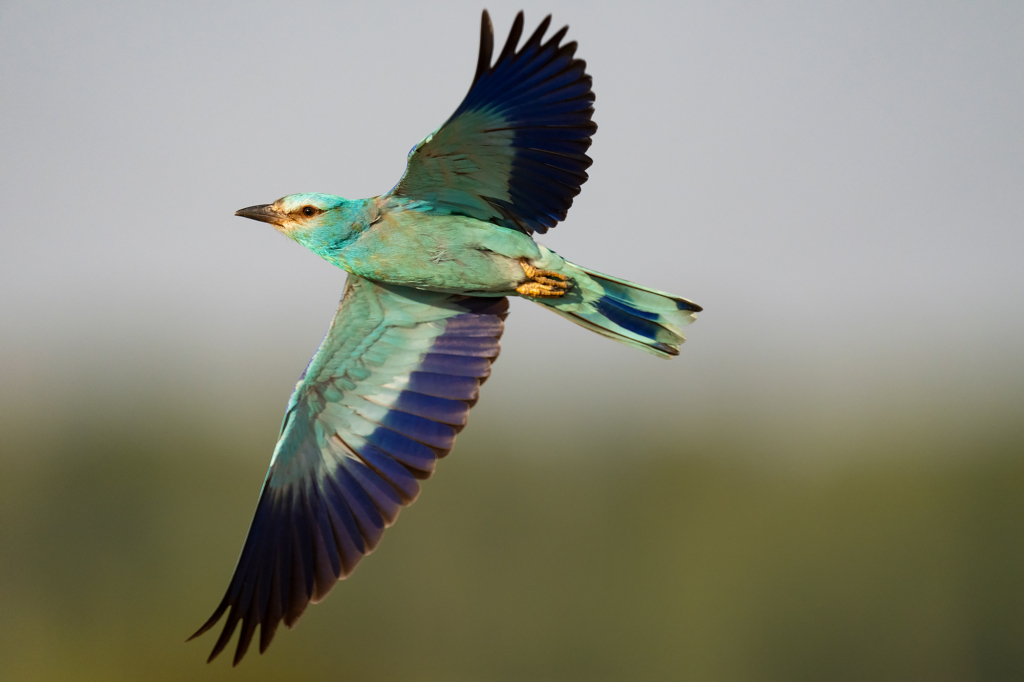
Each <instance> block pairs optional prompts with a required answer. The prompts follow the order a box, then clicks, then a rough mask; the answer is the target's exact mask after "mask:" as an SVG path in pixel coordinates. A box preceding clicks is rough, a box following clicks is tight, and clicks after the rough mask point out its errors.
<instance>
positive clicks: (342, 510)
mask: <svg viewBox="0 0 1024 682" xmlns="http://www.w3.org/2000/svg"><path fill="white" fill-rule="evenodd" d="M507 311H508V301H507V300H506V299H504V298H474V297H466V296H457V295H451V294H442V293H436V292H426V291H419V290H416V289H409V288H406V287H397V286H389V285H384V284H378V283H375V282H371V281H370V280H366V279H363V278H360V277H356V276H354V275H353V276H350V277H349V280H348V283H347V285H346V288H345V294H344V296H343V297H342V300H341V305H340V306H339V307H338V312H337V314H336V315H335V318H334V321H333V322H332V323H331V327H330V329H328V331H327V335H326V336H325V337H324V340H323V341H322V342H321V344H320V348H319V349H318V350H317V352H316V355H314V356H313V359H312V360H311V361H310V363H309V366H308V367H307V368H306V371H305V372H304V373H303V376H302V379H301V380H300V381H299V383H298V385H297V386H296V388H295V392H294V393H293V394H292V397H291V400H289V402H288V411H287V413H286V414H285V417H284V422H283V424H282V426H281V435H280V437H279V439H278V442H277V446H276V448H275V450H274V456H273V458H272V459H271V462H270V470H269V471H268V472H267V478H266V480H265V481H264V484H263V491H262V492H261V493H260V499H259V503H258V504H257V507H256V513H255V516H254V517H253V520H252V524H251V525H250V527H249V533H248V535H247V536H246V539H245V545H244V546H243V548H242V553H241V556H240V557H239V559H238V564H237V566H236V567H235V573H234V575H233V576H232V578H231V583H230V585H229V586H228V590H227V593H226V594H225V595H224V599H223V600H221V603H220V605H219V606H218V607H217V610H216V611H215V612H214V614H213V615H212V616H211V617H210V619H209V620H208V621H207V622H206V623H205V624H204V625H203V626H202V627H201V628H200V629H199V630H198V631H197V632H196V633H195V635H193V637H197V636H198V635H200V634H202V633H204V632H206V631H207V630H209V629H210V628H211V627H213V626H214V625H215V624H216V623H217V622H218V621H219V620H220V619H221V617H223V616H224V614H225V613H227V622H226V623H225V625H224V629H223V631H222V632H221V635H220V638H219V639H218V640H217V643H216V644H215V645H214V648H213V652H212V653H211V654H210V660H213V658H214V657H216V656H217V655H218V654H219V653H220V652H221V651H222V650H223V649H224V647H225V646H227V643H228V641H229V640H230V639H231V636H232V634H233V633H234V631H235V628H236V627H237V625H238V624H239V623H241V624H242V629H241V634H240V636H239V639H238V646H237V648H236V651H235V657H234V662H235V664H237V663H238V662H239V661H240V660H241V659H242V657H243V656H244V655H245V652H246V650H247V649H248V647H249V643H250V642H251V640H252V637H253V635H254V634H255V631H256V626H257V625H259V626H260V652H261V653H262V652H263V651H264V650H266V648H267V646H268V645H269V644H270V641H271V640H272V639H273V637H274V632H275V630H276V629H277V626H278V625H279V624H280V622H281V621H282V620H283V621H284V622H285V625H287V626H289V627H291V626H292V625H294V624H295V622H296V621H297V620H298V619H299V617H300V616H301V615H302V613H303V611H304V610H305V608H306V606H307V605H308V604H309V603H310V602H318V601H320V600H321V599H323V598H324V597H325V596H326V595H327V593H328V592H329V591H330V590H331V588H332V587H333V586H334V584H335V583H336V582H337V581H338V580H340V579H341V578H344V577H346V576H347V575H348V574H349V573H351V572H352V570H353V569H354V568H355V566H356V564H357V563H358V562H359V560H360V559H361V558H362V557H363V555H365V554H368V553H370V552H371V551H373V549H374V548H375V547H376V546H377V543H378V542H379V541H380V538H381V534H382V533H383V531H384V529H385V528H386V527H387V526H390V525H391V524H392V523H394V521H395V518H396V517H397V516H398V512H399V510H400V509H401V507H402V506H404V505H408V504H410V503H412V502H413V500H415V499H416V496H417V495H418V494H419V482H418V481H419V479H424V478H427V477H428V476H430V475H431V473H433V470H434V464H435V462H436V460H437V458H438V457H443V456H444V455H446V454H448V452H449V450H451V447H452V444H453V441H454V439H455V434H456V433H458V432H459V430H460V429H461V428H462V427H463V426H465V424H466V418H467V415H468V413H469V408H470V407H472V405H473V404H474V403H475V402H476V399H477V394H478V391H479V387H480V384H481V383H483V381H484V380H485V379H486V378H487V376H488V375H489V374H490V368H491V363H492V362H493V361H494V359H495V358H496V357H497V356H498V350H499V346H498V341H499V338H500V337H501V333H502V330H503V327H504V322H503V321H504V319H505V316H506V315H507Z"/></svg>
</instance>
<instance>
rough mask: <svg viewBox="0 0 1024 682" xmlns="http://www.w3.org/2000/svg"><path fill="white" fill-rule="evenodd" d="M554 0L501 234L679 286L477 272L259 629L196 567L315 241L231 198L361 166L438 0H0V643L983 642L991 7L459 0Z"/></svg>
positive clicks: (36, 659)
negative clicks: (523, 227)
mask: <svg viewBox="0 0 1024 682" xmlns="http://www.w3.org/2000/svg"><path fill="white" fill-rule="evenodd" d="M521 6H524V7H523V8H524V9H525V10H526V21H527V25H528V26H530V27H532V26H533V25H534V24H535V23H536V22H537V21H539V20H540V18H541V17H542V16H543V15H545V14H547V13H548V12H551V13H553V14H554V20H553V24H554V25H555V26H560V25H562V24H564V23H568V24H570V26H571V28H570V32H569V34H568V36H569V39H572V40H578V41H579V44H580V48H579V53H578V54H579V55H580V56H581V57H583V58H585V59H586V60H587V63H588V71H589V72H590V73H592V74H593V76H594V88H595V91H596V93H597V102H596V105H595V106H596V114H595V119H596V120H597V122H598V124H599V125H600V130H599V131H598V133H597V135H596V136H595V139H594V146H593V147H592V148H591V151H590V153H591V155H592V157H593V158H594V160H595V163H594V165H593V166H592V168H591V169H590V171H589V172H590V180H589V181H588V183H587V184H586V185H585V187H584V188H583V192H582V194H581V195H580V196H579V197H578V198H577V199H576V201H575V203H574V205H573V208H572V211H571V212H570V214H569V218H568V220H567V221H566V222H565V224H564V225H561V226H559V227H558V228H557V229H555V230H553V231H552V232H550V233H549V234H547V235H544V236H543V237H542V238H541V239H540V241H542V242H543V243H545V244H546V245H548V246H550V247H552V248H554V249H556V250H557V251H558V252H559V253H561V254H564V255H566V256H567V257H569V258H571V259H572V260H574V261H576V262H579V263H581V264H583V265H585V266H588V267H592V268H594V269H597V270H599V271H603V272H609V273H612V274H615V275H618V276H622V277H626V278H628V279H632V280H635V281H638V282H641V283H643V284H647V285H649V286H653V287H657V288H660V289H663V290H667V291H671V292H674V293H678V294H681V295H683V296H686V297H688V298H691V299H692V300H694V301H696V302H698V303H700V304H701V305H703V306H704V307H705V312H704V313H702V314H701V316H700V319H699V320H698V322H697V323H696V324H695V325H694V326H692V327H690V328H689V329H688V332H687V335H688V337H689V340H688V341H687V343H686V344H685V346H684V347H683V349H682V354H681V357H679V358H678V359H675V360H673V361H672V362H670V363H666V362H663V361H660V360H658V359H656V358H652V357H649V356H646V355H644V354H642V353H639V352H637V351H635V350H633V349H629V348H625V347H620V346H617V345H616V344H613V343H611V342H609V341H607V340H605V339H601V338H598V337H596V336H594V335H589V334H587V333H586V332H584V331H583V330H580V329H578V328H576V327H574V326H573V325H570V324H568V323H566V322H565V321H564V320H561V319H558V318H557V317H555V316H553V315H550V314H548V313H546V312H544V311H543V310H541V309H540V308H538V307H537V306H533V305H531V304H529V303H527V302H523V301H514V302H513V305H512V314H511V316H510V317H509V320H508V325H507V330H506V334H505V336H504V338H503V341H502V347H503V351H502V357H501V359H500V360H499V361H498V363H497V364H496V365H495V371H494V375H493V377H492V378H491V379H490V380H489V381H488V383H487V384H486V386H484V388H483V392H482V399H481V401H480V403H479V405H478V406H477V407H475V408H474V411H473V417H472V418H471V420H470V424H469V426H468V427H467V429H466V430H465V431H464V432H463V433H462V435H460V437H459V441H458V443H457V445H456V447H455V450H454V452H453V454H452V455H451V456H450V457H448V458H447V459H446V460H445V461H443V462H441V463H440V465H439V467H438V471H437V474H436V475H435V476H434V478H432V479H431V480H430V481H427V482H426V483H425V484H424V487H423V494H422V495H421V497H420V499H419V500H418V501H417V502H416V504H415V505H413V506H412V507H410V508H409V509H406V510H404V511H403V512H402V515H401V518H400V519H399V521H398V523H396V524H395V526H394V527H393V528H392V529H390V530H389V531H388V532H387V534H386V536H385V539H384V540H383V542H382V543H381V545H380V547H379V549H378V550H377V551H376V553H374V554H373V555H372V556H370V557H368V558H367V559H366V560H364V562H363V563H362V564H361V565H360V567H359V569H358V570H357V571H356V572H355V574H354V575H353V576H352V577H351V578H349V579H348V580H346V581H344V582H342V583H340V584H339V585H338V586H337V587H336V588H335V589H334V591H333V593H332V594H331V595H330V597H329V598H328V599H327V600H326V601H325V602H324V603H322V604H319V605H317V606H313V607H311V608H310V609H309V610H308V611H307V612H306V614H305V615H304V616H303V619H302V621H301V623H300V625H299V627H298V628H297V630H296V631H294V632H289V631H286V630H284V629H282V630H280V631H279V632H278V635H277V638H276V639H275V641H274V644H273V646H272V647H271V648H270V649H269V651H268V652H267V653H266V654H264V655H263V656H259V655H257V654H256V653H255V652H252V651H251V652H250V654H249V656H248V657H247V658H246V659H245V660H244V661H243V662H242V664H241V665H240V666H239V667H238V668H236V669H232V668H231V666H230V661H229V660H224V657H223V656H222V658H221V659H218V660H217V661H216V662H215V663H214V664H212V665H206V663H205V659H206V656H207V654H208V652H209V650H210V648H211V647H212V646H213V642H214V640H215V637H214V636H213V635H210V634H208V635H206V636H205V637H203V638H202V639H200V640H199V641H198V642H193V643H190V644H185V642H184V640H185V638H186V637H187V636H188V635H189V634H191V633H192V632H193V631H194V630H195V629H196V628H197V627H198V626H199V625H200V624H201V623H202V622H203V621H204V620H205V619H206V618H207V616H208V615H209V614H210V612H211V611H212V609H213V608H214V607H215V605H216V604H217V602H218V600H219V599H220V598H221V596H222V594H223V590H224V589H225V587H226V585H227V582H228V579H229V577H230V574H231V569H232V567H233V565H234V562H235V560H236V558H237V556H238V552H239V549H240V547H241V543H242V540H243V537H244V534H245V531H246V528H247V526H248V523H249V519H250V517H251V514H252V511H253V508H254V506H255V503H256V498H257V494H258V491H259V488H260V484H261V482H262V479H263V475H264V473H265V470H266V465H267V463H268V461H269V459H270V453H271V451H272V448H273V443H274V440H275V438H276V435H277V428H278V425H279V424H280V419H281V414H282V411H283V408H284V405H285V403H286V400H287V397H288V394H289V392H290V390H291V388H292V386H293V385H294V382H295V380H296V378H297V377H298V375H299V373H300V371H301V370H302V368H303V367H304V366H305V364H306V361H307V360H308V358H309V357H310V355H311V354H312V352H313V350H314V349H315V347H316V344H317V342H318V341H319V339H320V337H321V335H322V334H323V331H324V329H325V328H326V326H327V324H328V322H329V320H330V317H331V315H332V314H333V312H334V310H335V306H336V305H337V300H338V297H339V294H340V292H341V290H342V286H343V275H342V273H340V272H338V271H337V270H336V269H334V268H332V267H331V266H329V265H328V264H327V263H325V262H323V261H320V260H319V259H316V258H315V257H313V256H311V255H310V254H309V253H307V252H304V251H303V250H302V249H301V248H299V247H297V246H296V245H295V244H291V243H289V242H288V241H287V240H285V239H284V238H282V237H281V236H280V235H278V234H277V233H275V232H274V231H273V230H271V229H269V228H267V227H266V226H264V225H259V224H256V223H253V222H251V221H243V220H240V219H238V218H234V217H232V213H233V212H234V211H235V210H236V209H238V208H239V207H242V206H249V205H252V204H256V203H263V202H267V201H272V200H274V199H275V198H277V197H279V196H282V195H284V194H286V193H290V192H298V191H326V192H332V193H339V194H342V195H345V196H348V197H362V196H371V195H374V194H378V193H380V192H383V191H386V190H387V189H388V188H389V187H391V186H392V185H393V184H394V183H395V181H396V180H397V179H398V177H399V176H400V174H401V172H402V169H403V166H404V161H405V155H406V153H407V152H408V150H409V148H410V147H412V146H413V144H415V142H416V141H417V140H419V139H421V138H422V137H423V136H424V135H425V134H426V133H428V132H429V131H430V130H433V129H434V128H435V127H436V126H437V125H439V124H440V123H441V122H442V121H444V120H445V118H446V117H447V116H448V115H449V114H450V113H451V112H452V111H453V110H454V108H455V106H456V105H457V103H458V102H459V101H460V98H461V97H462V96H463V95H464V93H465V90H466V88H467V87H468V84H469V82H470V79H471V77H472V73H473V67H474V65H475V60H476V53H477V35H478V34H477V31H478V21H479V12H480V9H481V6H480V4H479V3H478V2H476V0H472V1H470V0H444V1H443V2H435V3H420V2H412V1H411V0H410V1H394V2H384V1H381V2H375V3H367V2H362V3H356V2H344V1H337V0H323V1H320V0H302V1H301V2H289V3H283V2H277V1H276V0H260V2H249V3H241V2H237V1H224V2H189V1H186V2H180V3H173V4H172V3H131V2H121V1H119V0H97V1H94V2H56V1H47V0H8V1H7V2H3V3H0V121H2V125H0V206H2V216H0V217H2V219H0V236H2V239H0V681H2V682H7V681H8V680H12V681H17V682H21V681H35V680H40V681H43V680H57V681H64V680H97V681H103V682H108V681H118V680H126V681H128V680H130V681H132V682H135V681H137V680H193V679H195V680H205V679H209V680H214V679H225V680H239V681H240V680H274V679H314V678H316V679H330V680H334V679H339V680H349V679H352V680H355V679H359V680H394V679H400V680H409V681H411V682H415V681H420V680H422V681H431V682H434V681H436V682H441V681H444V682H448V681H452V682H491V681H494V682H519V681H531V682H533V681H536V682H577V681H579V682H584V681H586V682H592V681H595V680H608V681H609V682H611V681H615V682H618V681H624V680H630V681H632V680H642V681H647V680H651V681H660V680H673V681H674V680H696V681H699V682H718V681H721V682H760V681H765V682H769V681H778V682H799V681H802V680H808V681H811V680H814V681H819V680H837V681H845V680H849V681H872V682H874V681H876V680H893V681H907V682H911V681H913V682H916V681H919V680H929V681H933V680H934V681H951V682H952V681H956V682H973V681H989V680H991V681H993V682H996V681H998V682H1002V681H1004V680H1022V679H1024V352H1022V348H1024V346H1022V343H1021V339H1022V338H1024V317H1022V316H1021V314H1020V311H1021V310H1024V268H1022V267H1021V254H1024V229H1022V226H1024V191H1022V188H1024V127H1022V126H1021V121H1024V67H1022V65H1024V41H1022V40H1021V35H1024V5H1022V4H1021V3H1019V2H1003V3H1001V2H986V3H963V2H931V1H928V2H924V1H916V0H900V1H899V2H891V1H884V2H883V1H880V0H879V1H874V0H865V1H864V2H857V3H819V2H801V1H799V0H783V1H780V2H775V3H760V2H744V1H736V2H732V1H729V2H726V1H718V0H715V1H713V2H712V1H706V2H705V1H699V0H695V1H694V2H680V3H661V2H637V3H628V4H627V3H619V4H613V3H586V2H576V1H573V0H546V1H545V2H533V1H532V0H531V1H530V2H524V3H519V2H513V1H512V0H508V1H506V0H501V1H495V2H489V3H488V9H489V10H490V11H491V14H492V17H493V20H494V23H495V29H496V32H497V33H498V34H499V36H501V37H500V38H499V42H500V40H501V39H502V38H503V36H504V35H505V33H506V31H507V30H508V27H509V25H510V23H511V21H512V18H513V17H514V14H515V12H516V11H517V10H519V9H520V8H521Z"/></svg>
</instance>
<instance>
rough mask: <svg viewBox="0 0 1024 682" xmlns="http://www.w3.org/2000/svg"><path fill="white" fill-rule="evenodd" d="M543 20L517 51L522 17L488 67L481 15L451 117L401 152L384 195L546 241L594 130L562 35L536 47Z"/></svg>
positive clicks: (582, 66)
mask: <svg viewBox="0 0 1024 682" xmlns="http://www.w3.org/2000/svg"><path fill="white" fill-rule="evenodd" d="M550 23H551V17H550V16H548V17H547V18H545V19H544V21H542V22H541V24H540V26H538V27H537V30H536V31H534V33H533V35H532V36H530V38H529V40H527V41H526V44H524V45H523V47H522V48H521V49H519V50H518V51H517V50H516V46H517V45H518V43H519V38H520V36H521V35H522V32H523V13H522V12H520V13H519V14H518V15H516V19H515V23H513V25H512V31H511V33H509V36H508V41H507V42H506V43H505V48H504V49H503V50H502V51H501V54H500V55H499V56H498V61H497V62H495V64H494V65H493V66H491V55H492V53H493V49H494V29H493V28H492V27H491V19H490V17H489V16H488V14H487V10H484V13H483V18H482V26H481V31H480V59H479V62H478V63H477V67H476V76H475V78H474V79H473V85H472V86H471V87H470V89H469V93H468V94H467V95H466V98H465V99H464V100H463V101H462V104H460V105H459V108H458V109H456V110H455V113H454V114H452V117H451V118H450V119H448V121H447V122H446V123H445V124H444V125H443V126H441V127H440V128H438V129H437V131H435V132H434V133H433V134H431V135H428V136H427V137H426V139H424V140H423V141H422V142H420V143H419V144H418V145H416V146H415V147H414V148H413V150H412V151H411V152H410V153H409V162H408V166H407V167H406V170H405V175H404V176H402V179H401V181H400V182H399V183H398V185H396V186H395V188H394V189H393V190H391V192H390V193H389V195H388V196H390V197H395V198H399V199H401V198H406V199H408V200H411V202H413V203H414V206H415V208H417V209H418V210H424V211H431V212H435V213H442V214H460V215H468V216H471V217H473V218H477V219H479V220H487V221H491V222H493V223H495V224H498V225H501V226H503V227H510V228H513V229H517V230H521V231H523V232H525V233H527V234H531V233H533V232H534V231H537V232H541V233H543V232H547V230H548V228H549V227H554V226H555V224H556V223H557V222H558V221H560V220H565V215H566V212H567V211H568V210H569V207H570V206H572V200H573V197H575V196H576V195H577V194H579V193H580V185H582V184H583V183H584V182H586V181H587V173H586V169H587V168H588V167H589V166H590V164H591V163H592V161H591V160H590V157H589V156H587V155H586V151H587V149H588V148H589V147H590V138H591V136H592V135H593V134H594V131H596V130H597V124H595V123H594V122H593V121H591V117H592V116H593V114H594V107H593V102H594V93H593V91H592V90H591V79H590V76H588V75H587V74H586V67H587V64H586V62H584V61H583V60H581V59H575V58H574V56H573V55H575V53H576V43H575V42H570V43H566V44H565V45H559V43H560V42H561V41H562V38H563V37H564V36H565V33H566V31H568V30H569V27H568V26H566V27H564V28H563V29H562V30H560V31H558V32H557V33H555V34H554V35H553V36H552V37H551V38H550V39H549V40H548V41H547V42H542V40H543V38H544V33H545V32H546V31H547V29H548V26H549V24H550Z"/></svg>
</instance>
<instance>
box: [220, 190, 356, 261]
mask: <svg viewBox="0 0 1024 682" xmlns="http://www.w3.org/2000/svg"><path fill="white" fill-rule="evenodd" d="M358 203H359V202H355V201H349V200H348V199H343V198H341V197H338V196H334V195H333V194H315V193H314V194H289V195H288V196H286V197H281V198H280V199H278V200H277V201H275V202H274V203H272V204H260V205H258V206H249V207H248V208H243V209H239V210H237V211H235V215H237V216H242V217H243V218H251V219H252V220H259V221H261V222H264V223H270V224H271V225H273V226H274V229H276V230H277V231H278V232H280V233H282V234H284V235H286V236H288V237H290V238H292V239H294V240H295V241H297V242H299V243H300V244H302V245H303V246H306V247H308V248H310V249H313V250H319V249H318V248H317V247H318V246H320V245H321V244H323V243H325V242H328V241H338V240H344V239H346V238H347V237H348V232H350V231H351V227H352V222H353V218H354V217H355V216H354V215H353V214H354V212H355V209H356V208H357V206H356V205H357V204H358Z"/></svg>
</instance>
